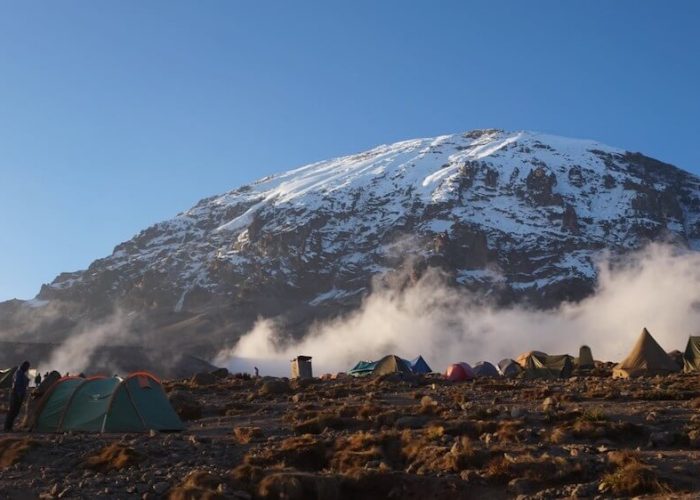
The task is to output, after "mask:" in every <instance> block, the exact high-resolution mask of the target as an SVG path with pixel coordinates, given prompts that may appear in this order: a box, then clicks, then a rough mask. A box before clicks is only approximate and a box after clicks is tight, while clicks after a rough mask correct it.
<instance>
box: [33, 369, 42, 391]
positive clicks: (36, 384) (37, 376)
mask: <svg viewBox="0 0 700 500" xmlns="http://www.w3.org/2000/svg"><path fill="white" fill-rule="evenodd" d="M39 384H41V373H39V372H37V374H36V377H34V385H35V386H37V387H39Z"/></svg>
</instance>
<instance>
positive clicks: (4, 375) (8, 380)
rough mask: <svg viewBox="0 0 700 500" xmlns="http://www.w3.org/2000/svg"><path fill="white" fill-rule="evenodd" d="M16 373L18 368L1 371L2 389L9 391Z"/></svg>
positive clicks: (0, 382)
mask: <svg viewBox="0 0 700 500" xmlns="http://www.w3.org/2000/svg"><path fill="white" fill-rule="evenodd" d="M16 371H17V367H16V366H13V367H12V368H7V369H5V370H0V389H9V388H11V387H12V381H13V379H14V376H15V372H16Z"/></svg>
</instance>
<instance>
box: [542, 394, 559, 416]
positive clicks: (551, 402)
mask: <svg viewBox="0 0 700 500" xmlns="http://www.w3.org/2000/svg"><path fill="white" fill-rule="evenodd" d="M557 406H558V404H557V401H556V399H554V398H553V397H552V396H547V397H546V398H544V401H542V411H543V412H549V411H552V410H554V409H556V407H557Z"/></svg>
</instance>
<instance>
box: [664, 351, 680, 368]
mask: <svg viewBox="0 0 700 500" xmlns="http://www.w3.org/2000/svg"><path fill="white" fill-rule="evenodd" d="M666 354H668V357H669V358H671V359H672V360H673V362H674V363H676V364H677V365H678V368H680V369H681V370H682V369H683V365H684V362H683V353H682V352H681V351H679V350H678V349H674V350H673V351H669V352H667V353H666Z"/></svg>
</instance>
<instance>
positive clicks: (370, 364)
mask: <svg viewBox="0 0 700 500" xmlns="http://www.w3.org/2000/svg"><path fill="white" fill-rule="evenodd" d="M431 372H432V370H431V369H430V366H428V363H426V361H425V360H424V359H423V356H418V357H417V358H415V359H412V360H407V359H403V358H400V357H398V356H395V355H393V354H389V355H388V356H384V357H383V358H382V359H380V360H379V361H359V362H358V363H357V364H356V365H355V366H353V367H352V368H351V369H350V370H349V371H348V374H349V375H352V376H353V377H364V376H368V375H386V374H389V373H405V374H411V373H414V374H426V373H431Z"/></svg>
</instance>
